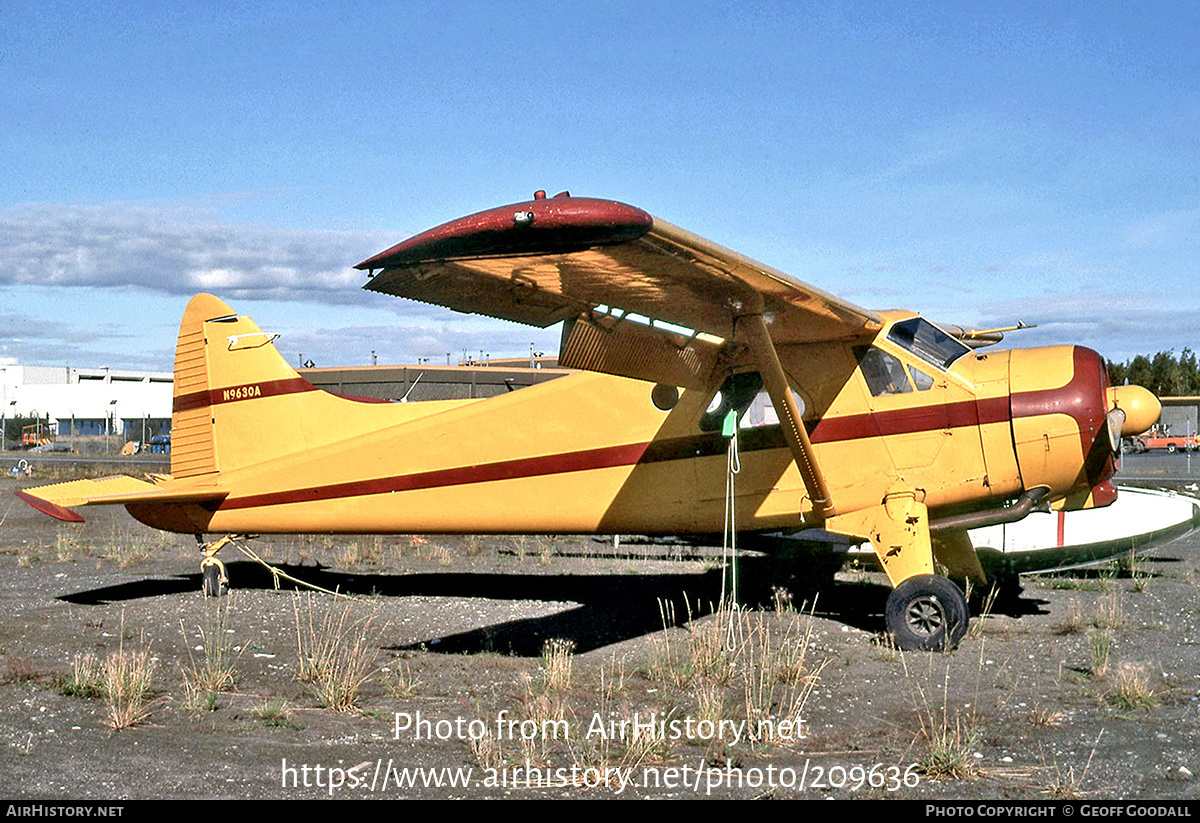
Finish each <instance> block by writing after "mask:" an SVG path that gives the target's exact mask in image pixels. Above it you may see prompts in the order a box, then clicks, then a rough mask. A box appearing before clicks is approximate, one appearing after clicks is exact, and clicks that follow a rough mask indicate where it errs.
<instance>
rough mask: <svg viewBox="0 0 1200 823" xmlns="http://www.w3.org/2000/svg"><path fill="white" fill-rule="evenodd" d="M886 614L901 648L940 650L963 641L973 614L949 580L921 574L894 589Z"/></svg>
mask: <svg viewBox="0 0 1200 823" xmlns="http://www.w3.org/2000/svg"><path fill="white" fill-rule="evenodd" d="M884 614H885V618H886V620H887V630H888V634H890V635H891V636H892V639H893V640H895V642H896V646H897V647H898V648H900V649H905V650H910V649H912V650H921V651H941V650H943V649H953V648H954V647H955V646H957V645H958V643H959V641H961V640H962V639H963V637H964V636H965V635H966V633H967V624H968V622H969V620H970V614H971V613H970V610H969V609H968V607H967V598H966V597H965V596H964V595H963V593H962V590H961V589H959V588H958V586H956V585H954V583H952V582H951V581H950V580H949V579H947V578H945V577H941V576H939V575H934V574H918V575H916V576H914V577H910V578H908V579H907V580H904V581H902V582H901V583H900V585H898V586H896V588H894V589H892V593H891V594H890V595H888V599H887V608H886V610H885V613H884Z"/></svg>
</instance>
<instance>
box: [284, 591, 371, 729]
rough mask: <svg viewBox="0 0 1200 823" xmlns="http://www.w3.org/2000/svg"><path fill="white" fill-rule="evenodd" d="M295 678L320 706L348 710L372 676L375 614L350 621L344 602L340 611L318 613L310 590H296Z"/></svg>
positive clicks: (348, 608)
mask: <svg viewBox="0 0 1200 823" xmlns="http://www.w3.org/2000/svg"><path fill="white" fill-rule="evenodd" d="M292 606H293V610H294V613H295V618H296V657H297V670H296V679H297V680H299V681H300V682H301V683H304V684H306V685H307V686H308V687H309V689H310V690H311V691H312V692H313V694H314V695H315V696H316V698H317V699H318V700H319V701H320V702H321V704H322V705H323V706H325V707H326V708H329V709H333V710H334V711H339V712H341V711H350V710H352V709H354V708H355V706H356V704H357V702H358V695H359V692H360V691H361V690H362V687H363V686H365V685H366V684H367V683H368V682H370V681H371V679H372V678H373V677H374V676H375V667H374V659H373V658H374V654H373V642H372V636H373V634H374V624H375V616H374V615H371V616H368V617H365V618H361V619H358V620H352V619H351V616H350V610H351V608H352V606H353V603H347V604H346V607H345V608H344V609H342V610H341V611H340V613H339V612H338V611H337V610H336V609H335V608H332V607H330V608H326V609H324V614H322V615H321V616H320V617H318V616H317V614H316V612H317V608H316V607H315V606H314V603H313V596H312V595H311V594H308V593H305V594H299V593H298V594H297V595H296V597H295V600H294V601H293V603H292Z"/></svg>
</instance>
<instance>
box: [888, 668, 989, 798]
mask: <svg viewBox="0 0 1200 823" xmlns="http://www.w3.org/2000/svg"><path fill="white" fill-rule="evenodd" d="M901 661H902V662H903V661H904V658H903V657H902V658H901ZM904 671H905V676H906V677H909V679H910V682H912V683H913V702H914V705H915V706H916V710H917V723H918V725H919V726H920V732H919V734H920V736H921V737H923V738H924V739H925V753H924V754H923V755H922V756H921V757H920V758H918V761H917V763H918V766H919V767H920V769H921V771H922V772H923V773H924V774H926V775H928V776H929V777H949V778H954V779H958V780H963V779H967V778H971V777H974V776H975V775H976V773H977V771H978V769H977V767H976V765H975V756H974V750H975V748H976V747H977V746H978V745H979V743H980V742H981V741H982V739H983V735H982V733H981V732H980V731H979V728H978V724H977V718H976V716H975V713H974V710H973V709H972V711H971V712H970V713H967V712H964V711H962V710H961V709H955V710H954V712H953V715H952V714H951V712H950V666H949V664H947V666H946V672H945V675H944V676H943V679H942V683H941V692H942V705H941V707H940V709H938V708H935V707H934V706H933V705H932V704H931V703H930V700H929V694H928V692H927V690H926V689H925V687H924V686H922V685H921V684H920V683H919V682H916V681H914V680H912V678H911V677H910V676H909V671H908V666H907V663H906V664H905V669H904Z"/></svg>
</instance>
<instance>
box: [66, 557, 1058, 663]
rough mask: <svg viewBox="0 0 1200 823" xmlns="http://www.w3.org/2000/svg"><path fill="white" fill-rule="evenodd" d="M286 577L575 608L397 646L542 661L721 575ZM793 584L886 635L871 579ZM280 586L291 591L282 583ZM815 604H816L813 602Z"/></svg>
mask: <svg viewBox="0 0 1200 823" xmlns="http://www.w3.org/2000/svg"><path fill="white" fill-rule="evenodd" d="M227 565H228V569H229V576H230V579H231V580H232V581H233V582H234V584H235V585H236V588H238V589H273V588H275V581H274V579H273V577H272V575H271V573H270V572H269V571H267V570H266V569H264V568H263V567H262V566H259V565H257V564H255V563H251V562H248V561H247V562H234V563H229V564H227ZM279 568H280V570H281V571H283V572H285V573H287V574H289V575H292V576H294V577H296V578H298V579H301V580H304V581H305V582H307V583H310V584H312V585H314V586H320V587H322V588H325V589H330V590H333V591H339V592H342V593H345V594H358V595H372V596H382V597H463V598H482V599H486V600H498V601H515V600H528V601H542V602H563V601H567V602H572V603H578V604H579V605H578V606H576V607H575V608H572V609H567V610H565V611H561V612H557V613H555V614H550V615H543V616H539V617H529V618H521V619H516V620H510V621H505V622H502V623H497V624H493V625H488V626H482V627H479V628H476V629H470V630H467V631H463V632H457V633H453V634H449V635H445V636H442V637H430V638H425V639H423V640H420V641H416V642H413V643H409V644H403V645H395V646H390V647H389V648H390V649H392V650H395V651H401V650H412V649H423V650H426V651H431V652H436V653H442V654H464V653H479V652H498V653H502V654H512V655H517V656H522V657H537V656H539V655H540V654H541V653H542V647H543V644H544V643H545V641H546V640H548V639H551V638H563V639H568V640H571V641H573V642H574V643H575V649H576V651H577V652H587V651H591V650H593V649H597V648H601V647H604V646H609V645H612V644H614V643H619V642H622V641H624V640H629V639H633V638H637V637H644V636H647V635H652V634H655V633H657V632H659V631H662V629H663V613H664V610H665V609H666V605H665V604H667V603H669V604H671V608H672V609H673V613H674V615H675V618H676V620H675V623H676V625H679V626H684V625H686V623H687V622H688V619H689V617H690V618H691V619H697V618H701V617H704V616H706V615H708V614H711V613H712V611H713V609H714V607H715V604H716V603H717V602H719V601H720V598H721V570H720V569H713V570H709V571H705V572H700V573H679V574H657V575H632V574H631V575H622V574H606V575H549V574H547V575H529V574H471V573H461V572H434V573H418V574H405V575H393V574H363V573H346V572H337V571H331V570H329V569H327V568H325V567H322V566H313V565H305V566H296V565H284V566H280V567H279ZM791 571H792V573H793V576H792V578H791V579H790V580H787V581H786V582H787V586H788V590H789V592H790V593H791V595H792V602H793V605H794V606H795V608H797V609H798V610H800V611H802V612H804V613H808V612H809V611H810V610H812V611H813V613H815V614H816V615H817V616H819V617H822V618H827V619H831V620H835V621H838V622H841V623H844V624H846V625H848V626H852V627H854V628H857V629H862V630H863V631H867V632H882V631H883V630H884V623H883V614H882V613H883V606H884V603H885V601H886V600H887V595H888V591H889V590H888V587H887V586H886V585H884V584H883V583H876V582H872V581H867V580H864V581H854V582H845V581H833V580H830V579H829V578H828V577H824V578H821V579H812V580H804V579H803V578H800V577H797V576H795V574H794V573H795V567H794V566H793V567H792V568H791ZM739 575H740V583H739V600H740V601H741V602H742V603H743V604H745V605H762V606H769V605H770V603H771V594H772V588H773V586H776V585H779V584H780V581H781V580H783V579H786V575H781V574H780V568H779V566H778V564H775V563H772V562H771V561H769V560H768V561H764V562H755V559H749V560H748V561H746V562H742V563H741V565H740V568H739ZM280 583H281V587H283V588H288V589H290V588H292V587H293V585H294V584H291V583H289V582H288V581H286V580H281V581H280ZM200 585H201V581H200V575H199V573H197V574H190V575H179V576H176V577H172V578H166V579H146V580H138V581H133V582H129V583H122V584H119V585H116V586H106V587H102V588H97V589H91V590H88V591H82V592H76V593H74V594H68V595H63V596H61V597H59V598H58V599H59V600H62V601H65V602H68V603H74V604H77V605H86V606H99V605H105V604H109V603H115V602H124V601H130V600H138V599H142V598H149V597H156V596H162V595H175V594H183V593H189V592H197V591H199V590H200ZM814 598H815V601H816V607H815V609H813V607H812V604H813V602H814ZM1044 603H1045V601H1037V600H1032V599H1030V598H1028V597H1023V598H1019V599H1012V600H1009V601H1006V602H1005V603H1002V604H1000V605H997V606H996V607H994V608H993V609H992V613H993V614H1008V615H1011V616H1019V615H1021V614H1035V613H1039V611H1040V607H1041V606H1042V605H1044Z"/></svg>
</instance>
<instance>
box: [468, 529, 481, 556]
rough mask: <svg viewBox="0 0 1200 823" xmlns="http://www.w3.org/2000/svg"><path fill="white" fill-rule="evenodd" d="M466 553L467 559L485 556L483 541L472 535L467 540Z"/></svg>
mask: <svg viewBox="0 0 1200 823" xmlns="http://www.w3.org/2000/svg"><path fill="white" fill-rule="evenodd" d="M466 552H467V557H478V556H479V555H481V554H483V541H481V540H480V539H479V535H477V534H472V535H470V536H469V537H468V538H467V545H466Z"/></svg>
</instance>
